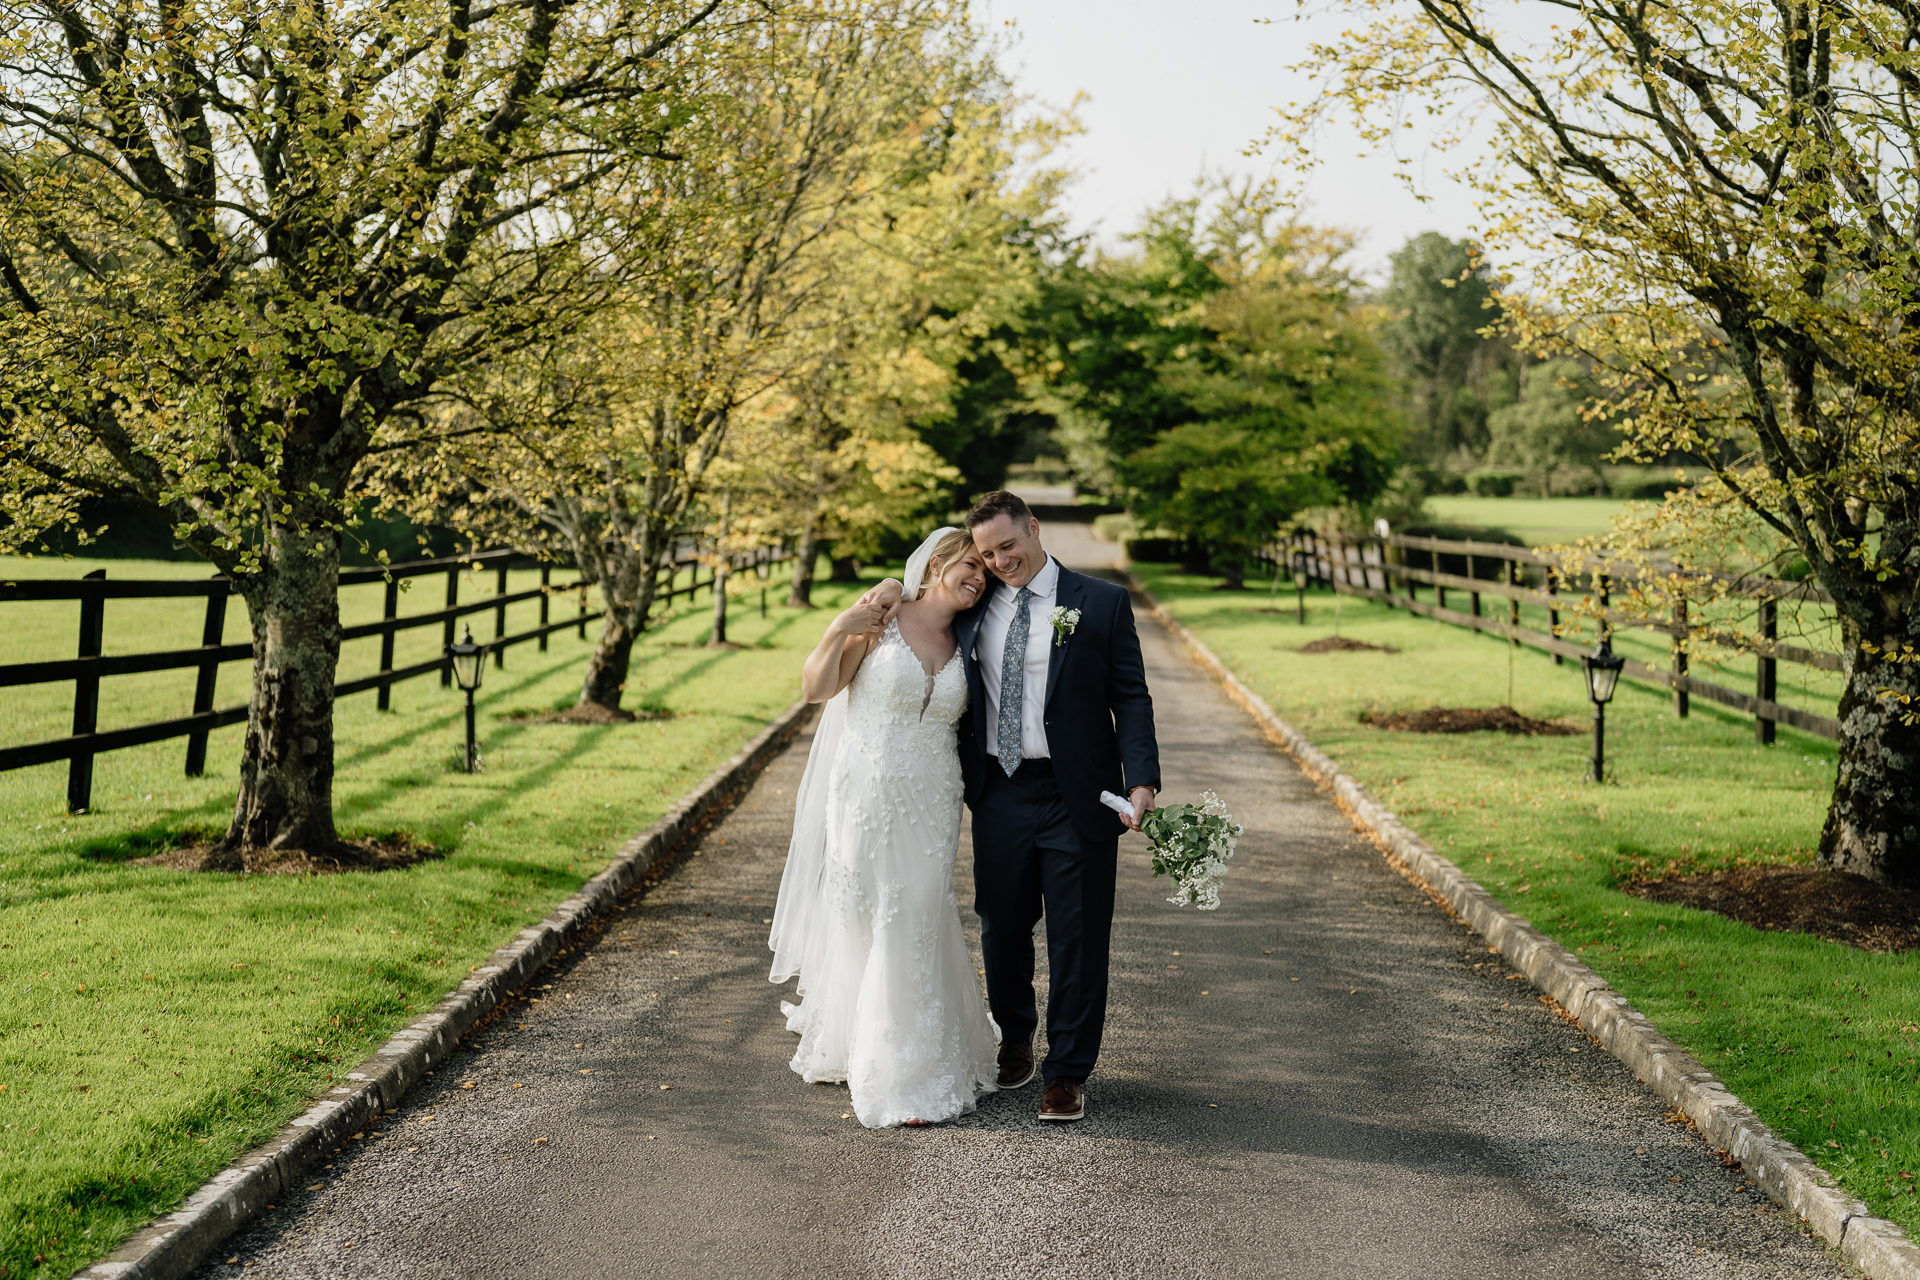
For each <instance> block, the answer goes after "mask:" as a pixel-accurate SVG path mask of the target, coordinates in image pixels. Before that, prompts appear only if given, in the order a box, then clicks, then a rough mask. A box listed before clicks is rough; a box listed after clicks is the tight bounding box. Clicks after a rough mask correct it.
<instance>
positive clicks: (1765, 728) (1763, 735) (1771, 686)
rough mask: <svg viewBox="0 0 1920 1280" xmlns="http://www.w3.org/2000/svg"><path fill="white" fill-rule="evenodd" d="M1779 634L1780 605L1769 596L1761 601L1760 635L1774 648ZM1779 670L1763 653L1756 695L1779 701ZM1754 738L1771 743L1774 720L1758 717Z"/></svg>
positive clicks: (1766, 743)
mask: <svg viewBox="0 0 1920 1280" xmlns="http://www.w3.org/2000/svg"><path fill="white" fill-rule="evenodd" d="M1778 634H1779V606H1778V604H1777V603H1776V602H1775V601H1774V600H1773V598H1772V597H1768V598H1767V599H1765V600H1762V601H1761V602H1760V636H1761V638H1762V639H1764V640H1765V641H1766V642H1767V646H1768V648H1772V646H1773V642H1774V640H1775V639H1777V638H1778ZM1777 671H1778V666H1777V664H1776V663H1775V661H1774V659H1773V657H1772V656H1771V655H1770V654H1763V655H1762V656H1761V658H1760V663H1759V668H1758V670H1757V672H1756V673H1755V677H1754V683H1753V696H1754V697H1756V698H1763V699H1765V700H1766V701H1768V702H1774V701H1777V699H1776V698H1775V697H1774V695H1775V694H1776V693H1777V692H1778V691H1779V690H1778V689H1777V688H1776V686H1775V683H1774V681H1775V673H1776V672H1777ZM1753 740H1754V741H1755V742H1757V743H1759V744H1760V745H1761V746H1763V747H1764V746H1767V745H1768V744H1769V743H1771V742H1772V741H1773V721H1771V720H1769V719H1767V718H1765V717H1764V716H1762V717H1758V718H1756V719H1755V720H1754V722H1753Z"/></svg>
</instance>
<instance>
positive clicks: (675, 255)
mask: <svg viewBox="0 0 1920 1280" xmlns="http://www.w3.org/2000/svg"><path fill="white" fill-rule="evenodd" d="M988 70H989V68H986V67H984V66H983V65H982V63H981V61H980V55H979V52H978V49H977V48H976V40H975V37H974V36H973V34H972V32H971V30H970V28H968V27H967V25H966V21H965V16H964V14H963V13H957V12H953V11H949V10H947V9H945V8H942V7H940V6H938V5H936V4H934V3H930V2H926V0H891V2H890V3H887V4H882V5H876V4H870V3H864V2H861V0H844V2H842V3H824V2H823V3H816V4H813V5H810V6H808V7H806V8H804V9H801V8H796V9H795V10H794V11H792V12H791V13H788V14H784V15H781V16H780V17H778V18H777V19H776V20H772V21H770V22H769V23H768V25H767V27H766V29H765V38H764V39H762V40H761V41H759V42H758V43H757V44H756V46H755V51H754V57H753V58H752V59H751V60H743V61H742V62H741V63H739V64H738V65H737V66H736V67H735V68H733V69H732V70H731V72H730V73H729V74H730V76H731V78H730V79H728V80H727V82H726V85H725V92H724V98H725V101H726V103H727V110H726V112H725V114H724V117H723V118H724V120H725V122H726V124H725V127H724V128H719V127H715V128H713V129H711V130H710V131H709V132H707V133H705V134H703V135H702V137H703V140H704V141H705V143H706V145H705V146H704V148H703V149H702V150H700V151H698V152H690V154H689V163H688V164H686V165H684V166H681V167H679V168H677V169H675V170H672V171H671V172H670V173H668V174H667V175H665V177H663V179H662V180H661V182H660V183H659V184H658V185H657V187H656V188H655V190H654V191H651V192H648V193H646V200H647V202H648V203H645V204H642V205H636V208H635V211H634V212H635V215H636V216H637V217H638V216H645V217H647V218H648V219H650V221H649V225H650V226H651V227H652V228H653V231H652V233H651V234H652V237H653V238H652V240H651V241H650V243H651V244H652V245H653V246H654V247H653V249H652V252H651V253H650V255H649V265H648V268H647V270H646V272H645V273H644V274H643V275H640V276H637V277H636V278H635V279H633V280H632V281H631V282H630V283H629V284H628V285H627V286H626V287H625V288H624V289H623V291H622V293H621V296H620V298H619V301H618V306H617V307H615V308H614V309H613V310H611V311H610V312H609V313H608V315H607V318H606V322H605V324H604V325H603V326H602V327H601V328H600V329H599V330H597V331H596V332H595V333H594V334H593V335H591V336H590V337H587V338H581V339H574V338H569V339H567V340H564V341H561V342H557V343H555V344H551V345H549V346H547V347H545V348H542V349H539V350H533V349H529V350H528V351H527V352H526V353H525V355H524V356H523V357H521V358H519V359H517V360H515V361H512V362H508V363H505V364H503V365H501V366H499V367H496V368H494V369H490V370H477V371H476V372H475V375H474V376H473V377H472V378H470V379H468V380H466V381H465V382H463V383H462V384H460V385H459V386H458V387H457V388H456V391H455V394H454V395H453V396H452V397H451V403H450V408H449V412H448V416H447V421H448V422H449V424H450V427H451V428H452V429H453V430H455V431H471V432H473V433H475V434H472V435H469V436H465V437H463V438H465V439H468V440H473V441H476V442H484V443H477V444H476V445H475V446H474V447H475V449H476V450H478V452H476V453H474V454H473V455H472V456H467V455H465V454H463V453H462V452H461V451H460V450H459V449H457V448H456V449H455V450H453V451H450V452H448V453H447V454H445V455H443V458H444V461H443V462H442V464H441V465H440V466H439V467H438V469H437V470H436V471H435V473H434V474H433V475H432V476H431V477H430V479H428V480H426V481H422V482H417V483H415V484H414V486H413V488H412V494H413V497H412V501H413V502H414V503H415V504H417V505H419V506H421V507H422V508H427V509H444V510H447V511H448V512H449V513H450V515H449V517H448V518H450V519H452V520H453V521H454V522H455V523H456V524H458V525H459V526H460V527H462V528H465V529H468V530H470V531H473V532H474V533H475V535H476V536H478V535H480V534H481V533H483V532H484V534H485V535H486V536H488V537H489V538H493V539H499V540H504V541H507V542H509V543H511V544H513V545H517V546H523V547H525V548H527V549H528V550H531V551H536V552H540V553H544V554H564V555H567V556H570V557H571V558H573V559H574V560H575V561H576V562H577V563H578V564H579V565H580V566H581V568H582V570H583V571H584V573H585V574H586V576H587V577H589V578H590V579H592V580H593V581H595V582H597V583H598V585H599V589H600V592H601V596H602V598H603V600H604V601H605V603H606V607H607V613H606V618H605V620H604V621H603V623H602V625H601V632H600V636H599V641H598V643H597V645H596V647H595V650H594V653H593V656H592V657H591V659H590V660H589V663H588V669H587V673H586V676H585V678H584V680H583V682H582V688H581V693H580V701H579V704H578V708H577V713H578V715H579V716H580V717H581V718H587V719H602V718H625V717H626V714H627V713H625V712H624V711H622V710H621V707H620V702H621V696H622V691H623V688H624V686H625V683H626V678H627V671H628V666H629V661H630V656H631V653H632V648H633V644H634V642H635V641H636V640H637V638H638V637H639V635H640V634H641V633H642V631H643V630H644V629H645V628H646V626H647V623H648V620H649V617H650V614H651V612H652V609H653V606H654V600H655V595H656V584H657V582H658V579H659V574H660V571H661V568H662V565H663V564H664V563H665V561H666V560H667V559H668V557H670V556H671V555H672V554H673V553H674V552H675V550H676V549H677V548H678V547H679V546H680V545H682V544H683V543H684V541H685V539H686V538H687V537H688V536H689V534H690V533H691V532H692V531H693V529H694V527H695V526H696V525H698V524H700V523H701V522H702V518H701V512H700V509H699V505H698V504H699V501H700V498H701V495H702V494H703V493H704V492H705V491H706V490H707V489H708V488H709V487H710V486H711V484H712V480H713V477H712V470H713V468H714V467H715V466H716V465H717V464H719V463H720V461H721V459H722V458H723V456H724V454H725V450H726V446H727V441H728V438H729V436H730V434H731V432H732V430H733V429H734V427H735V425H736V424H737V422H738V420H739V417H740V415H741V412H742V410H743V408H744V407H745V406H748V405H751V404H753V403H754V402H755V401H756V400H759V399H761V398H763V397H767V398H771V397H773V396H775V395H776V394H778V393H782V392H781V389H782V388H786V389H787V390H786V391H785V392H784V394H788V395H791V396H793V398H794V400H795V402H796V403H803V404H804V403H809V402H810V401H809V396H812V397H813V401H814V402H817V400H818V397H819V396H820V395H825V394H828V393H829V392H830V391H831V388H832V387H833V385H834V382H833V379H832V377H830V376H829V377H826V378H825V379H824V380H822V379H821V378H814V382H813V383H812V388H811V390H810V391H809V392H807V393H804V394H803V393H801V392H799V391H797V390H795V389H794V388H795V387H797V385H798V384H799V383H800V382H803V381H805V380H806V379H807V378H810V377H814V366H815V365H817V364H818V362H819V361H820V360H822V359H823V358H826V357H823V356H822V354H821V353H822V352H831V351H834V350H836V349H838V348H839V347H840V345H841V331H840V330H839V329H836V328H835V326H836V325H842V324H845V323H853V324H856V325H858V324H873V323H874V322H875V318H876V317H877V316H882V315H883V314H884V313H885V311H886V309H887V308H889V307H892V306H893V305H895V303H894V300H893V298H892V295H891V294H888V293H887V292H885V291H884V290H883V291H882V292H881V293H880V294H878V295H875V294H872V293H868V294H865V295H859V294H856V293H855V292H853V283H854V282H855V281H860V280H867V281H871V280H872V279H873V277H872V275H871V274H870V273H866V272H864V271H863V270H862V269H861V268H859V267H858V265H857V264H856V263H854V262H853V261H852V260H851V259H850V257H849V255H852V254H857V253H860V252H884V251H886V246H885V245H884V244H881V243H879V242H878V241H875V240H873V239H872V238H873V237H878V238H879V239H880V240H884V239H885V236H886V233H887V231H888V228H889V223H890V220H893V219H895V218H896V215H899V214H903V213H905V212H906V206H909V205H911V204H912V198H911V196H910V194H909V193H910V191H911V190H912V189H914V188H915V187H916V184H921V185H924V184H925V183H926V182H927V181H930V180H931V179H929V176H928V175H930V174H938V173H940V172H941V171H942V170H941V165H942V159H941V157H942V156H943V155H944V154H946V152H947V151H948V150H949V144H950V143H951V142H952V140H953V138H954V137H955V136H956V135H964V133H965V132H966V130H967V129H968V128H969V127H971V126H972V125H973V124H974V123H976V119H975V114H974V113H973V112H972V110H971V108H970V107H969V105H968V104H969V103H970V102H971V101H972V100H973V95H974V94H975V92H976V90H977V88H978V86H979V84H980V83H981V77H982V76H983V75H985V74H987V72H988ZM862 237H868V239H862ZM855 303H857V304H858V306H857V308H853V313H854V316H855V318H854V320H852V321H845V320H843V319H842V317H844V316H845V315H846V314H847V313H848V312H849V310H850V307H851V306H852V304H855ZM879 327H880V328H881V329H883V330H884V328H885V323H884V321H882V322H881V323H880V324H879ZM829 363H830V360H829ZM774 416H775V417H776V418H777V417H779V416H780V414H778V413H775V414H774ZM799 421H801V422H803V423H806V422H812V421H815V419H808V418H806V417H805V416H804V415H803V416H802V418H801V419H800V420H799ZM729 483H730V484H731V483H732V480H730V481H729ZM738 493H739V497H740V498H741V500H742V502H743V504H747V505H743V506H741V507H736V508H735V510H734V512H733V517H732V522H733V523H734V525H736V526H737V527H738V528H740V529H742V530H750V529H752V528H754V527H756V522H755V515H754V512H753V511H752V510H751V509H750V503H751V499H752V497H753V494H752V492H751V490H750V487H742V488H740V489H739V490H738Z"/></svg>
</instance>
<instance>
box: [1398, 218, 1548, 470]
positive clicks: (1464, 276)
mask: <svg viewBox="0 0 1920 1280" xmlns="http://www.w3.org/2000/svg"><path fill="white" fill-rule="evenodd" d="M1388 261H1389V264H1390V269H1389V276H1388V281H1387V287H1386V288H1385V289H1384V290H1383V291H1382V292H1381V295H1380V301H1381V303H1382V305H1383V306H1385V307H1386V308H1387V310H1388V311H1389V312H1390V313H1391V318H1390V319H1389V320H1388V321H1387V322H1386V323H1385V324H1383V325H1382V326H1381V327H1380V343H1381V346H1382V347H1384V348H1385V349H1386V351H1387V354H1388V355H1389V356H1390V357H1391V358H1392V360H1393V362H1394V364H1395V366H1396V368H1397V372H1398V373H1399V375H1400V378H1401V385H1402V386H1403V387H1404V388H1405V391H1404V398H1405V402H1406V407H1407V412H1408V417H1409V419H1410V420H1411V422H1412V423H1414V424H1416V425H1417V431H1416V433H1415V434H1414V435H1413V437H1412V438H1411V439H1410V440H1409V442H1408V444H1409V447H1410V448H1411V450H1412V451H1413V452H1414V453H1415V454H1416V455H1417V456H1419V457H1423V458H1425V459H1426V460H1427V461H1428V462H1429V463H1432V464H1434V465H1436V466H1438V465H1444V464H1447V463H1452V464H1454V465H1455V466H1458V465H1460V463H1461V462H1463V461H1465V460H1466V459H1468V458H1473V457H1477V456H1478V455H1479V454H1480V453H1481V452H1482V451H1483V450H1484V449H1485V448H1486V446H1487V414H1488V412H1489V411H1490V410H1495V409H1498V408H1500V407H1501V406H1502V405H1504V404H1506V403H1508V402H1510V401H1511V400H1512V399H1513V394H1514V393H1513V384H1514V381H1515V374H1516V372H1517V370H1518V368H1519V358H1518V353H1517V352H1516V351H1514V349H1513V344H1512V342H1511V340H1502V339H1500V338H1498V337H1490V336H1488V335H1487V334H1486V333H1485V332H1483V331H1484V330H1486V329H1487V328H1488V327H1489V326H1490V325H1493V324H1494V323H1495V322H1497V321H1498V319H1499V312H1498V311H1497V310H1496V309H1495V307H1494V302H1495V299H1496V298H1497V297H1498V289H1499V285H1498V282H1497V281H1495V280H1494V278H1493V272H1492V270H1491V268H1490V267H1489V265H1488V263H1487V261H1486V259H1485V257H1484V256H1483V255H1482V254H1481V252H1480V246H1478V245H1476V244H1474V243H1473V242H1471V241H1467V240H1449V239H1447V237H1445V236H1443V235H1441V234H1439V233H1438V232H1434V231H1427V232H1422V233H1421V234H1420V235H1417V236H1414V237H1412V238H1411V239H1409V240H1408V241H1407V242H1406V243H1405V244H1404V245H1402V246H1400V248H1399V249H1397V250H1395V251H1394V253H1393V254H1392V255H1391V256H1390V258H1389V259H1388Z"/></svg>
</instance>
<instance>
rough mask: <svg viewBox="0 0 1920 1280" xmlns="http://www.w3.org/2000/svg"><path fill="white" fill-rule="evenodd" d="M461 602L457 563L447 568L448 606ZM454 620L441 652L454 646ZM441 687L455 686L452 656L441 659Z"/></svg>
mask: <svg viewBox="0 0 1920 1280" xmlns="http://www.w3.org/2000/svg"><path fill="white" fill-rule="evenodd" d="M459 603H460V566H459V565H455V566H453V568H451V569H449V570H447V608H449V609H451V608H453V607H454V606H455V605H457V604H459ZM453 621H454V620H453V619H452V618H448V619H447V626H446V632H445V634H444V637H443V638H442V640H441V642H440V652H441V653H445V652H446V651H447V650H449V649H451V648H453ZM440 687H441V688H442V689H450V688H452V687H453V659H452V658H443V659H441V662H440Z"/></svg>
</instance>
